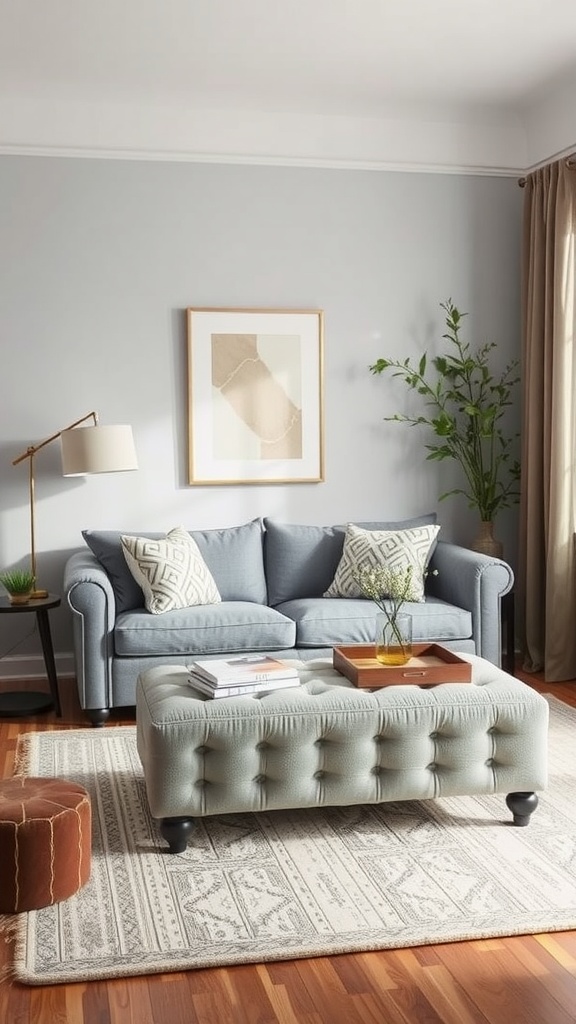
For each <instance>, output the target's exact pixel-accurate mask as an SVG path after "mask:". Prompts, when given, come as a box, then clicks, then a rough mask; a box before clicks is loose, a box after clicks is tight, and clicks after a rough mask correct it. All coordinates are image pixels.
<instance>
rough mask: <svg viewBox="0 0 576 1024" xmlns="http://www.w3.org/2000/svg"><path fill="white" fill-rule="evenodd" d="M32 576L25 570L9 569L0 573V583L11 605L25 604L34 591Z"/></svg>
mask: <svg viewBox="0 0 576 1024" xmlns="http://www.w3.org/2000/svg"><path fill="white" fill-rule="evenodd" d="M34 582H35V581H34V576H33V574H32V573H31V572H28V570H26V569H10V570H7V571H6V572H2V573H0V583H1V584H2V586H3V587H4V589H5V590H7V591H8V594H9V596H10V601H11V603H12V604H27V602H28V601H29V600H30V595H31V593H32V591H33V590H34Z"/></svg>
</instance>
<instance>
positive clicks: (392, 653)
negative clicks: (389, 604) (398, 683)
mask: <svg viewBox="0 0 576 1024" xmlns="http://www.w3.org/2000/svg"><path fill="white" fill-rule="evenodd" d="M411 657H412V616H411V615H407V614H406V613H403V612H399V613H398V615H397V616H396V618H395V619H394V620H393V621H392V622H391V621H390V619H389V618H388V616H387V615H385V614H384V612H378V614H377V616H376V659H377V660H378V661H379V662H380V663H381V664H382V665H405V664H406V662H408V661H410V658H411Z"/></svg>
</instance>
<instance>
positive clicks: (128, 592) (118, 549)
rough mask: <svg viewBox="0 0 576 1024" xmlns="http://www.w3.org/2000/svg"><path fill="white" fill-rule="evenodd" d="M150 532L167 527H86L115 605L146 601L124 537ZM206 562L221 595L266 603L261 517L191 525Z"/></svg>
mask: <svg viewBox="0 0 576 1024" xmlns="http://www.w3.org/2000/svg"><path fill="white" fill-rule="evenodd" d="M122 535H124V536H133V537H135V536H146V537H149V538H150V539H151V540H159V539H160V538H162V537H165V536H166V535H165V533H157V532H149V531H143V532H142V531H138V533H131V532H130V531H126V530H123V531H122V533H121V532H120V531H119V530H83V531H82V536H83V537H84V540H85V541H86V543H87V545H88V547H89V548H90V549H91V551H92V552H93V553H94V555H95V556H96V558H97V559H98V561H99V562H100V564H101V565H102V566H103V568H104V569H105V570H106V572H107V574H108V576H109V578H110V582H111V584H112V587H113V590H114V595H115V598H116V611H117V613H118V614H119V613H120V612H126V611H130V610H131V609H133V608H142V607H144V594H143V593H142V590H141V588H140V587H139V586H138V584H137V583H136V581H135V579H134V577H133V576H132V574H131V572H130V570H129V568H128V565H127V563H126V559H125V558H124V553H123V550H122V540H121V537H122ZM190 536H191V537H192V538H193V540H195V541H196V543H197V545H198V548H199V550H200V554H201V555H202V557H203V559H204V561H205V562H206V565H207V566H208V568H209V570H210V572H211V574H212V576H213V578H214V582H215V583H216V586H217V588H218V591H219V593H220V596H221V598H222V600H223V601H253V602H254V603H256V604H266V597H267V593H266V578H265V576H264V552H263V527H262V520H261V519H255V520H253V521H252V522H251V523H244V524H243V525H242V526H229V527H224V528H223V529H220V530H190Z"/></svg>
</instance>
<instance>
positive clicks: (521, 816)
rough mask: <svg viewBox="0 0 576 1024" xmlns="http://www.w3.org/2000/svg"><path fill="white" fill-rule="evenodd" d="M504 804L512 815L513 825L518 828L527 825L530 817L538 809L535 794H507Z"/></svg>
mask: <svg viewBox="0 0 576 1024" xmlns="http://www.w3.org/2000/svg"><path fill="white" fill-rule="evenodd" d="M506 803H507V805H508V808H509V810H511V811H512V814H513V815H514V824H515V825H518V826H519V827H520V828H521V827H522V826H524V825H527V824H528V822H529V821H530V815H531V814H532V813H533V812H534V811H535V810H536V808H537V807H538V797H537V796H536V793H508V796H507V797H506Z"/></svg>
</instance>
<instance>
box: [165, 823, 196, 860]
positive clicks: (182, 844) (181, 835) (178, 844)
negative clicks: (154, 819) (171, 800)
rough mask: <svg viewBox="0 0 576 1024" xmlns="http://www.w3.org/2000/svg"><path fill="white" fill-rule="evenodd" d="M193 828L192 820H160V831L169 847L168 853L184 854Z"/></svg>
mask: <svg viewBox="0 0 576 1024" xmlns="http://www.w3.org/2000/svg"><path fill="white" fill-rule="evenodd" d="M193 828H194V818H162V820H161V821H160V831H161V833H162V835H163V837H164V839H165V840H166V842H167V843H168V846H169V847H170V851H169V852H170V853H184V850H185V849H186V845H187V843H188V837H189V835H190V833H191V832H192V829H193Z"/></svg>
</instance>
